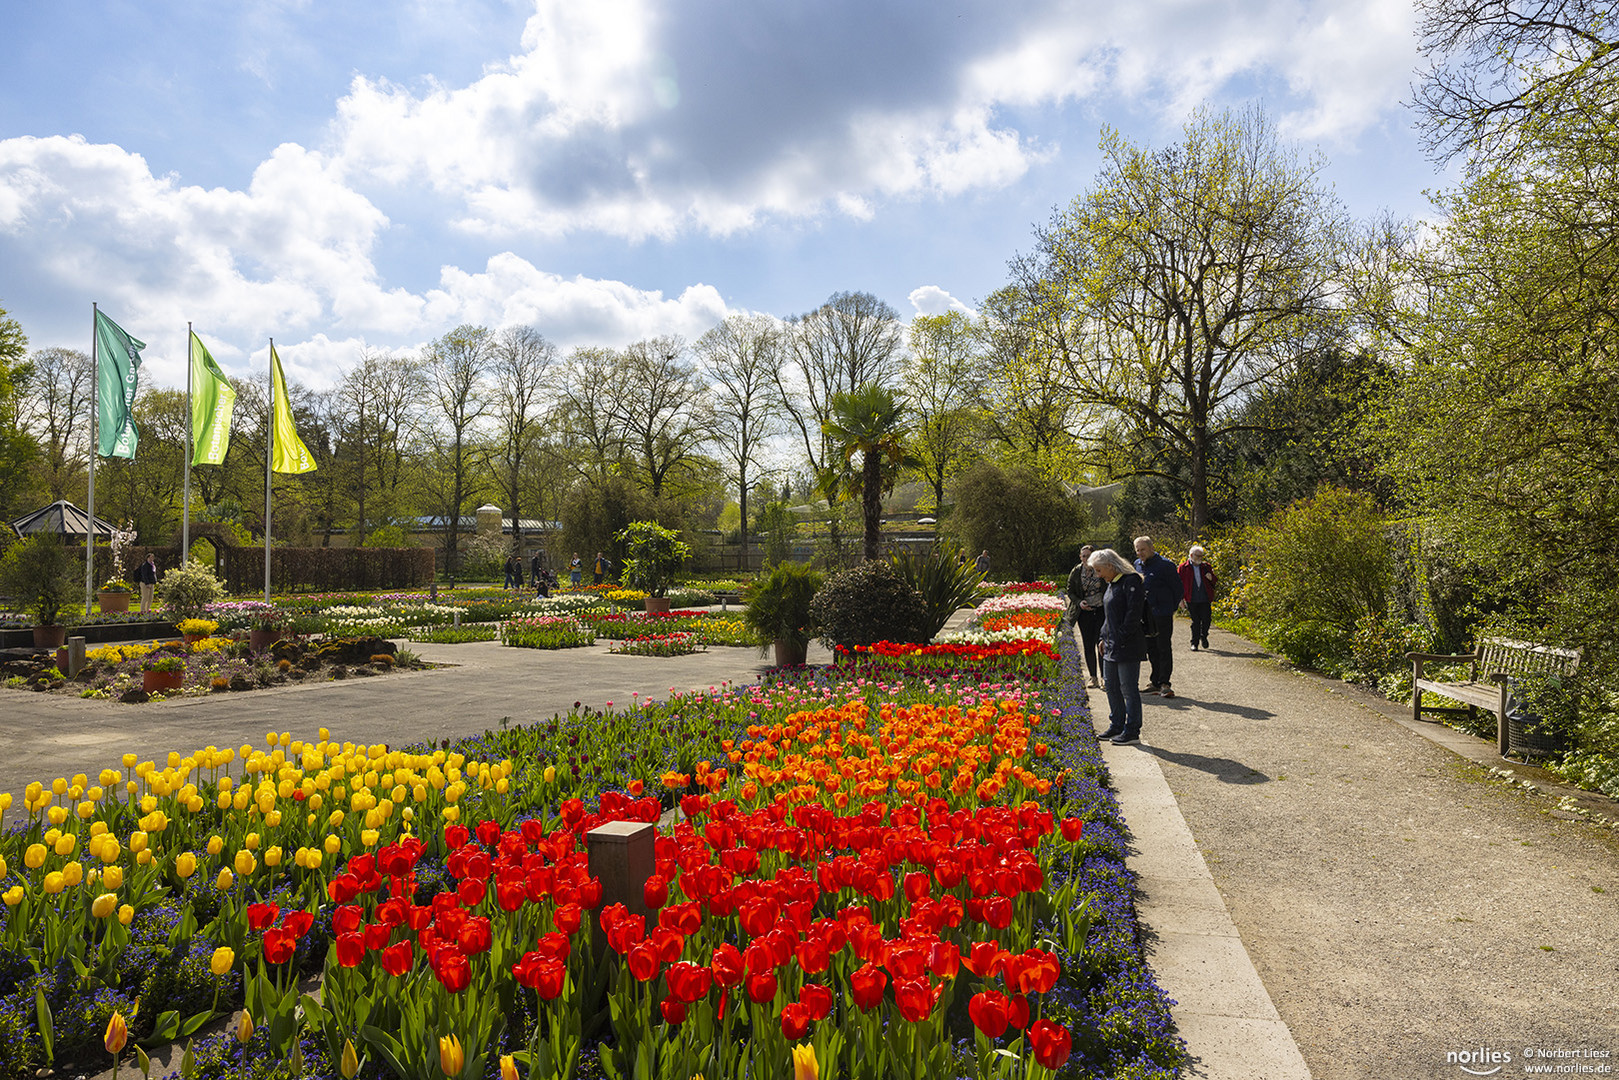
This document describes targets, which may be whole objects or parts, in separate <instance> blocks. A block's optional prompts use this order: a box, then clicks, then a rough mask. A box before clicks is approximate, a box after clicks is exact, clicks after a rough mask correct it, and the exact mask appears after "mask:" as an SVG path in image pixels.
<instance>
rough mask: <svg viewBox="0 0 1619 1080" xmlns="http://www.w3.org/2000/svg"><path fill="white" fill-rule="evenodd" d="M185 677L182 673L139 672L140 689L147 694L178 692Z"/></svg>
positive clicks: (183, 683)
mask: <svg viewBox="0 0 1619 1080" xmlns="http://www.w3.org/2000/svg"><path fill="white" fill-rule="evenodd" d="M185 681H186V676H185V672H183V671H143V672H141V689H142V690H145V691H146V692H147V693H148V694H159V693H161V694H166V693H168V692H169V691H170V690H178V689H180V687H182V686H184V685H185Z"/></svg>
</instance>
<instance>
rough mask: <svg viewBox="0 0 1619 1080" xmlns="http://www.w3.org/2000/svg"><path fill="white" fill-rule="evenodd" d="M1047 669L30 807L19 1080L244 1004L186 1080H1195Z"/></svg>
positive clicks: (312, 764) (477, 742)
mask: <svg viewBox="0 0 1619 1080" xmlns="http://www.w3.org/2000/svg"><path fill="white" fill-rule="evenodd" d="M1065 663H1066V664H1067V665H1068V666H1069V667H1072V666H1073V658H1072V657H1071V656H1070V657H1066V658H1065ZM1057 669H1058V660H1057V659H1056V658H1055V654H1053V653H1052V652H1051V650H1050V649H1049V648H1046V649H1045V650H1044V652H1039V651H1035V650H1032V649H1031V647H1030V646H1029V644H1028V643H1023V644H1022V645H1020V646H1018V647H1017V648H1008V647H1006V646H994V647H987V648H983V647H981V648H978V649H976V650H973V649H963V648H961V647H956V648H953V649H952V650H950V651H945V652H934V653H924V652H921V651H920V650H919V651H917V652H913V653H909V654H906V653H900V652H897V651H894V650H886V651H876V650H874V651H872V652H871V653H868V654H863V655H855V656H851V657H849V658H847V660H846V662H844V663H841V664H839V665H837V666H835V667H833V668H823V669H807V670H802V671H795V672H787V673H781V674H780V675H778V676H776V677H774V678H772V679H769V680H767V681H766V682H765V683H764V684H763V685H760V686H753V687H740V688H739V687H731V686H721V687H715V688H711V690H710V691H708V692H706V693H695V694H686V695H674V696H672V697H671V698H670V699H669V700H667V701H664V702H660V703H656V704H650V703H641V702H639V701H635V702H632V703H631V704H630V706H629V707H628V708H621V709H618V710H609V712H608V713H606V714H602V713H594V712H591V711H590V710H579V709H577V708H576V709H575V711H574V712H572V713H570V714H568V715H566V716H560V717H557V718H554V719H552V720H549V721H545V722H542V723H538V724H532V725H526V726H523V727H518V728H511V729H507V730H502V731H499V732H486V733H485V734H484V735H482V736H479V737H477V738H475V739H471V740H467V741H464V742H463V743H460V744H457V745H455V746H452V747H444V748H438V749H429V748H425V747H422V748H414V749H407V750H389V749H387V748H384V747H355V746H349V745H343V744H338V743H334V742H332V741H331V740H330V739H329V738H327V736H326V735H325V733H324V732H322V733H321V737H320V738H319V739H317V740H315V741H313V742H308V743H304V742H298V741H294V740H292V739H291V738H290V737H289V736H288V735H286V734H279V735H272V736H271V737H270V738H269V745H268V747H267V748H266V749H265V750H257V751H256V750H254V749H253V748H251V747H243V748H241V750H240V751H239V752H238V751H232V750H225V751H219V750H214V749H212V748H209V749H205V750H203V751H199V752H197V753H196V754H193V755H191V756H189V757H185V758H182V757H180V756H179V755H174V756H172V757H171V758H170V759H169V762H168V765H167V767H166V768H160V767H159V766H157V765H156V763H155V762H147V763H140V762H137V761H136V760H135V758H134V756H133V755H129V756H126V758H125V760H124V765H123V769H122V770H117V769H110V770H107V771H106V772H104V773H103V774H101V776H100V777H99V778H98V779H99V783H98V784H94V785H92V784H90V782H89V780H88V778H86V777H75V778H73V779H72V780H71V781H70V780H65V779H64V780H62V781H59V782H58V783H57V784H55V785H52V788H53V789H58V788H59V789H60V790H47V789H44V788H31V789H30V790H29V792H28V798H27V804H28V805H27V806H26V807H25V810H26V811H27V813H28V815H29V816H28V819H27V821H26V822H24V824H23V826H22V827H21V828H14V829H13V830H12V831H10V832H8V833H6V834H4V836H3V837H0V857H4V858H5V859H6V860H7V861H8V863H7V864H0V884H3V885H5V886H6V888H5V889H4V894H3V895H4V899H5V903H6V908H5V923H4V925H3V927H0V1074H4V1075H14V1074H21V1073H22V1072H23V1071H32V1068H36V1067H37V1066H38V1064H39V1063H40V1062H41V1061H42V1060H43V1058H45V1057H46V1056H47V1055H48V1054H49V1053H52V1052H54V1053H55V1054H56V1056H57V1057H58V1058H65V1059H68V1060H85V1059H86V1058H87V1056H88V1054H89V1052H90V1051H91V1050H92V1049H93V1048H96V1047H99V1046H100V1045H101V1044H102V1040H103V1036H104V1035H105V1037H106V1038H107V1040H108V1043H109V1045H110V1044H119V1045H121V1039H122V1038H126V1037H127V1038H128V1039H130V1040H131V1041H133V1042H145V1043H148V1044H151V1043H154V1042H162V1041H168V1040H170V1039H173V1038H177V1037H178V1038H183V1037H186V1036H187V1035H189V1034H191V1033H192V1032H195V1031H197V1030H198V1029H200V1028H201V1026H202V1025H203V1024H206V1023H207V1022H208V1021H209V1020H210V1019H213V1018H215V1017H217V1016H220V1015H223V1014H224V1013H225V1012H226V1011H227V1010H229V1009H232V1008H234V1007H235V1006H236V1005H237V1004H238V1003H241V1004H245V1006H246V1009H245V1012H244V1013H243V1014H242V1015H243V1016H244V1017H246V1018H247V1019H245V1020H243V1021H242V1022H241V1023H239V1024H238V1025H237V1028H236V1030H234V1031H232V1032H229V1033H226V1034H225V1035H222V1036H218V1037H214V1038H211V1039H207V1040H204V1041H202V1042H200V1043H199V1044H198V1045H197V1047H196V1048H195V1050H194V1052H193V1053H192V1055H191V1066H192V1071H193V1073H194V1074H195V1075H198V1076H206V1077H226V1076H229V1077H235V1076H270V1075H277V1076H297V1075H306V1076H318V1077H332V1076H352V1075H359V1076H362V1077H393V1076H401V1077H411V1078H419V1080H440V1078H442V1077H446V1076H485V1075H491V1076H492V1075H499V1076H502V1077H515V1076H524V1077H550V1076H575V1075H578V1076H594V1075H606V1076H609V1077H624V1078H626V1080H628V1078H630V1077H646V1078H654V1077H676V1078H678V1080H688V1078H690V1077H692V1076H693V1075H695V1074H699V1073H700V1074H702V1075H703V1076H705V1077H708V1078H710V1080H715V1078H719V1077H736V1078H741V1077H749V1078H771V1077H786V1076H790V1075H795V1074H794V1072H793V1070H794V1068H795V1067H798V1068H804V1069H808V1068H810V1067H811V1066H810V1062H811V1061H813V1062H814V1066H813V1067H814V1068H815V1069H816V1070H818V1071H819V1072H820V1074H821V1075H826V1076H839V1077H843V1076H847V1077H869V1078H873V1080H875V1078H877V1077H922V1076H927V1077H934V1076H971V1077H984V1078H988V1077H1018V1078H1037V1077H1043V1076H1050V1075H1053V1074H1054V1073H1055V1074H1057V1075H1061V1076H1064V1077H1080V1076H1084V1077H1092V1076H1095V1077H1104V1076H1105V1077H1115V1076H1117V1077H1125V1076H1128V1077H1149V1076H1172V1075H1175V1074H1176V1070H1177V1069H1178V1068H1179V1067H1180V1065H1181V1064H1182V1063H1183V1058H1184V1050H1183V1048H1182V1047H1181V1045H1180V1044H1179V1042H1178V1040H1177V1039H1175V1037H1174V1035H1173V1032H1172V1029H1171V1027H1170V1024H1169V1014H1168V1009H1167V1003H1166V1002H1165V1001H1164V998H1163V995H1162V994H1161V992H1159V991H1158V990H1157V988H1156V987H1155V986H1154V985H1153V983H1152V980H1151V976H1150V974H1149V973H1147V971H1146V969H1145V967H1144V964H1143V962H1142V956H1141V950H1140V946H1139V941H1138V938H1137V933H1136V928H1135V923H1134V918H1133V909H1132V907H1131V901H1130V887H1131V885H1130V878H1129V875H1128V872H1127V871H1126V870H1125V869H1124V865H1123V856H1124V851H1123V838H1122V823H1121V822H1120V821H1119V820H1118V814H1117V808H1116V805H1115V804H1114V803H1113V802H1112V799H1111V796H1110V795H1109V794H1108V793H1107V791H1106V789H1105V788H1104V787H1103V786H1102V784H1101V782H1100V781H1101V779H1102V777H1103V775H1104V771H1105V770H1104V768H1103V766H1102V765H1101V763H1100V759H1099V756H1098V753H1097V747H1096V740H1095V737H1094V734H1093V733H1092V730H1091V728H1090V724H1089V720H1088V717H1087V716H1086V715H1085V713H1084V710H1083V708H1082V707H1081V706H1079V705H1078V704H1077V702H1076V701H1074V700H1072V699H1070V698H1069V697H1068V696H1067V694H1069V693H1071V692H1073V691H1072V689H1071V688H1072V687H1074V686H1077V685H1078V684H1077V681H1076V680H1075V679H1073V678H1071V677H1070V678H1065V679H1060V680H1059V679H1058V678H1056V675H1057ZM233 765H234V766H235V770H234V772H233ZM671 809H678V813H677V814H674V815H671V814H670V813H669V811H670V810H671ZM614 820H625V821H640V822H659V821H662V822H664V824H662V825H660V829H659V835H658V838H657V841H656V846H655V855H656V863H655V873H654V876H653V877H652V878H651V879H650V880H649V881H648V882H647V884H646V888H645V889H644V890H643V892H642V894H641V895H640V896H639V897H633V898H630V903H629V904H628V905H604V903H603V898H602V887H601V884H600V882H599V881H598V880H597V879H595V878H593V877H592V876H591V874H590V870H589V865H588V860H587V859H586V857H585V854H584V848H585V841H584V837H585V835H586V834H587V833H588V832H589V831H590V830H591V829H593V828H595V827H596V826H598V825H600V824H603V823H605V822H609V821H614ZM75 867H76V868H77V869H73V868H75ZM315 972H320V973H321V974H322V975H323V982H322V986H321V993H320V996H319V997H318V998H316V997H315V996H312V995H309V994H306V993H303V992H302V991H301V989H300V985H299V978H298V977H299V976H300V975H307V974H311V973H315ZM137 996H139V997H140V998H141V1002H142V1004H141V1007H140V1009H139V1011H138V1012H137V1011H136V1010H135V1009H134V999H135V998H136V997H137ZM115 1036H116V1037H115ZM8 1055H9V1056H8ZM795 1057H796V1066H795ZM101 1060H102V1061H103V1062H105V1061H107V1060H108V1059H107V1058H106V1057H105V1056H104V1052H103V1056H102V1058H101Z"/></svg>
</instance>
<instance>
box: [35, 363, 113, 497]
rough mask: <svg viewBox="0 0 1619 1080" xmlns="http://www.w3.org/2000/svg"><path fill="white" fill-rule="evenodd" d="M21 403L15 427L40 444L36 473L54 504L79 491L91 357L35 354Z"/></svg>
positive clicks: (85, 456)
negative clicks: (27, 432) (17, 422)
mask: <svg viewBox="0 0 1619 1080" xmlns="http://www.w3.org/2000/svg"><path fill="white" fill-rule="evenodd" d="M30 363H31V366H32V369H33V370H32V373H31V376H30V377H29V379H28V381H27V385H26V389H25V392H24V393H23V394H22V396H21V401H20V408H19V414H20V420H19V426H20V427H22V428H23V429H25V430H27V431H30V432H32V433H34V436H35V438H36V439H37V440H38V443H39V451H40V453H39V459H38V461H37V463H36V465H35V472H36V475H37V476H38V479H39V485H40V486H41V487H42V488H44V489H45V492H46V494H47V495H48V497H49V498H50V499H51V500H52V501H55V500H57V499H66V498H70V497H77V493H78V492H80V491H83V490H84V484H85V473H86V470H87V468H88V466H89V455H88V450H89V431H90V423H89V420H90V408H89V399H90V395H91V394H93V393H94V392H95V385H94V382H93V381H92V376H93V374H94V373H93V372H92V371H91V369H90V357H89V355H88V354H86V353H82V352H79V351H77V350H75V349H62V348H49V349H40V350H38V351H37V352H35V353H34V354H33V356H32V357H31V358H30Z"/></svg>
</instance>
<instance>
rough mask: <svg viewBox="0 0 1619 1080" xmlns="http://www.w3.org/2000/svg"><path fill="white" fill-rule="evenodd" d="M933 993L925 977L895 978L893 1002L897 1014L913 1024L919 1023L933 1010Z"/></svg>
mask: <svg viewBox="0 0 1619 1080" xmlns="http://www.w3.org/2000/svg"><path fill="white" fill-rule="evenodd" d="M933 1002H934V994H933V989H932V987H931V986H929V985H928V980H927V979H926V978H920V979H895V980H894V1004H895V1005H897V1006H899V1014H900V1016H901V1017H903V1018H904V1019H906V1020H908V1021H910V1022H911V1023H913V1024H920V1023H921V1022H922V1021H924V1020H926V1019H927V1018H928V1016H929V1014H931V1013H932V1012H933Z"/></svg>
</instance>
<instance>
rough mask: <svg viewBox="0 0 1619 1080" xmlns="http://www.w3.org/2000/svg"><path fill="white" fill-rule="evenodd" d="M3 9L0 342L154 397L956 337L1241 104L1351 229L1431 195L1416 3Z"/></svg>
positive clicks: (1291, 0)
mask: <svg viewBox="0 0 1619 1080" xmlns="http://www.w3.org/2000/svg"><path fill="white" fill-rule="evenodd" d="M10 8H11V10H9V11H8V13H7V19H8V32H7V34H6V35H5V38H4V40H0V306H4V307H5V308H7V309H8V310H9V311H10V312H11V314H12V315H13V316H15V317H16V318H18V319H19V320H20V321H21V322H22V324H23V326H24V329H25V330H26V331H27V333H28V334H29V337H30V340H31V343H32V344H33V345H34V346H36V347H41V346H46V345H68V346H72V347H77V348H87V347H88V328H89V305H90V302H91V301H92V300H98V301H100V302H101V303H102V305H103V306H104V307H105V308H106V309H107V310H108V312H109V313H110V314H111V315H112V316H113V317H114V318H115V319H117V320H118V321H119V322H120V323H121V324H122V325H123V326H124V327H125V328H126V329H128V330H129V331H130V332H131V333H132V334H135V335H136V336H137V337H141V338H143V339H145V340H146V341H147V343H148V345H149V348H148V351H147V371H148V375H149V379H150V382H152V383H157V384H167V385H181V384H182V383H183V380H184V368H183V366H182V364H181V360H182V358H183V356H184V351H183V350H184V330H185V323H186V321H187V320H188V319H189V320H193V321H194V322H195V323H196V326H197V329H198V331H199V333H200V334H201V335H202V336H203V338H204V340H206V341H207V342H208V343H209V345H210V347H211V348H212V351H213V353H214V355H215V356H216V357H217V358H218V359H219V361H220V362H221V364H223V365H224V366H225V367H226V368H227V370H230V371H232V372H233V373H235V374H248V373H249V372H258V371H262V369H263V367H264V365H265V363H266V355H267V353H266V349H265V346H264V342H265V340H266V338H267V337H270V336H273V337H274V338H275V339H276V343H277V348H278V351H279V352H280V353H281V356H282V358H283V361H284V362H285V364H286V366H287V368H288V370H289V375H291V376H292V377H294V378H296V379H299V380H301V381H303V382H305V383H307V384H311V385H314V386H317V387H320V386H326V385H330V384H331V382H332V381H333V380H334V379H335V378H336V377H337V376H338V375H339V374H340V372H341V370H342V368H343V367H345V366H346V365H347V364H349V363H350V362H352V360H353V359H354V358H355V356H356V355H357V354H358V351H359V349H360V347H361V346H362V345H370V346H373V347H384V348H411V347H414V346H416V345H419V344H420V343H421V342H424V341H426V340H428V339H431V338H433V337H435V336H437V335H438V334H440V333H442V332H444V331H445V330H447V329H449V328H450V327H453V326H455V325H457V324H459V323H462V322H477V323H484V324H487V325H491V326H500V325H505V324H508V323H512V322H529V323H532V324H534V325H535V326H537V327H538V328H539V329H540V330H541V332H542V333H544V334H545V335H546V336H547V337H549V338H551V339H552V340H553V341H555V342H557V343H558V344H559V345H562V346H563V347H568V346H573V345H585V344H604V345H621V344H625V343H628V342H630V341H633V340H635V339H637V338H640V337H644V336H648V335H651V334H658V333H679V334H684V335H686V336H687V337H696V336H697V335H698V334H700V333H702V331H703V330H704V329H706V328H707V327H708V326H710V325H712V324H713V323H714V322H716V321H718V320H719V319H720V318H722V317H724V315H726V314H727V313H729V312H732V311H763V312H768V313H771V314H774V315H777V316H783V317H785V316H788V315H792V314H794V313H797V312H801V311H805V310H808V309H810V308H812V307H814V306H816V305H817V304H819V303H820V302H821V301H823V300H824V299H825V298H826V297H827V296H828V295H829V294H831V293H833V292H835V291H839V290H845V289H850V290H866V291H870V292H873V293H876V294H877V295H878V296H880V297H882V298H883V299H885V300H887V301H888V302H889V303H890V304H892V305H893V306H894V307H895V308H896V309H898V310H899V311H900V313H901V314H902V315H904V316H909V315H911V314H914V313H915V312H917V311H919V310H921V311H928V312H932V311H936V310H940V309H942V308H943V307H945V306H948V305H950V304H951V303H957V304H961V305H964V306H967V307H972V306H973V305H975V304H976V303H977V302H978V301H979V300H980V299H981V298H982V297H984V296H985V295H986V294H987V293H989V292H990V291H992V290H993V289H995V288H996V287H997V286H998V285H1000V284H1002V283H1003V281H1004V279H1005V273H1006V269H1005V268H1006V263H1007V260H1008V259H1010V258H1012V257H1013V256H1014V255H1016V254H1017V253H1018V252H1019V251H1021V250H1024V249H1026V248H1028V247H1029V246H1030V243H1031V235H1032V234H1031V230H1032V227H1033V226H1034V225H1035V224H1037V223H1040V222H1043V221H1045V220H1046V219H1047V218H1048V217H1049V216H1050V213H1051V211H1052V208H1053V207H1054V206H1057V205H1060V204H1064V203H1066V202H1067V201H1068V200H1070V199H1071V198H1073V197H1074V196H1075V195H1077V194H1079V193H1080V192H1082V191H1083V190H1084V189H1085V188H1086V186H1087V185H1088V184H1089V183H1090V181H1091V180H1092V178H1093V177H1094V175H1095V172H1096V169H1097V165H1098V158H1097V153H1096V144H1097V139H1098V135H1099V132H1100V129H1101V128H1102V126H1103V125H1104V124H1105V125H1109V126H1112V127H1114V128H1117V129H1119V130H1121V131H1122V132H1123V133H1124V134H1125V135H1126V136H1127V137H1128V138H1130V139H1131V140H1133V141H1136V142H1139V143H1150V144H1162V143H1165V142H1169V141H1173V140H1174V139H1175V138H1176V136H1177V134H1178V132H1179V129H1180V126H1181V124H1182V123H1183V122H1184V121H1185V119H1186V117H1187V116H1188V114H1189V113H1190V112H1191V111H1192V110H1193V109H1195V108H1197V107H1198V106H1199V105H1202V104H1208V105H1211V106H1213V107H1216V108H1221V107H1226V106H1232V107H1241V106H1243V105H1246V104H1248V103H1251V102H1258V103H1260V104H1262V105H1263V106H1264V107H1265V109H1266V110H1267V111H1268V112H1269V114H1270V116H1271V117H1272V119H1273V120H1274V121H1275V122H1276V124H1277V126H1278V127H1279V128H1280V130H1281V131H1282V132H1283V134H1284V135H1285V136H1286V137H1287V138H1289V139H1290V140H1292V141H1295V142H1296V143H1297V144H1298V145H1299V146H1300V147H1301V149H1303V150H1304V151H1305V152H1315V153H1319V154H1320V155H1321V156H1322V157H1323V158H1324V159H1325V162H1326V165H1325V169H1324V176H1325V178H1326V180H1327V181H1328V182H1330V183H1332V184H1333V185H1335V186H1336V188H1337V190H1338V193H1339V195H1340V196H1341V198H1342V199H1343V201H1344V202H1345V204H1346V205H1347V207H1348V208H1349V210H1350V212H1351V213H1353V214H1355V215H1358V216H1367V215H1370V214H1372V213H1375V212H1377V211H1380V210H1383V209H1388V210H1392V211H1393V212H1395V213H1396V214H1400V215H1405V216H1418V215H1423V214H1425V213H1427V210H1428V202H1427V199H1426V197H1425V195H1424V189H1429V188H1434V187H1437V186H1441V185H1442V184H1443V182H1444V180H1443V178H1442V177H1440V176H1437V175H1436V174H1435V172H1434V171H1433V168H1432V167H1431V165H1430V164H1429V163H1428V162H1426V161H1425V160H1424V159H1423V157H1422V155H1421V152H1420V149H1419V147H1418V145H1417V140H1416V137H1415V134H1414V132H1413V131H1412V129H1411V119H1412V117H1411V114H1410V112H1409V111H1408V110H1407V109H1406V108H1405V107H1404V106H1403V105H1402V104H1401V102H1402V100H1403V99H1404V98H1405V97H1406V96H1407V94H1408V86H1409V83H1410V80H1411V72H1412V70H1413V69H1414V68H1415V67H1416V65H1417V56H1416V39H1415V36H1414V32H1413V28H1414V24H1415V17H1414V14H1413V12H1412V10H1411V7H1410V3H1409V0H1398V2H1390V0H1218V2H1214V0H1135V2H1132V3H1118V4H1100V3H1079V2H1063V0H1023V2H1020V3H1018V4H1015V5H1006V4H994V3H987V2H986V3H977V2H971V3H932V4H921V3H894V2H874V0H816V2H813V3H812V2H798V0H779V2H778V0H771V2H760V0H688V2H687V3H683V4H679V5H676V4H671V3H665V2H658V0H591V2H589V3H579V2H578V0H525V2H519V0H396V2H395V3H392V4H388V5H357V4H320V3H315V2H313V0H237V2H233V3H228V4H220V3H217V2H212V3H199V2H195V0H171V2H166V3H152V2H149V0H140V2H137V0H118V2H91V0H60V2H56V3H46V4H14V5H10ZM379 13H384V14H379ZM149 384H150V383H149Z"/></svg>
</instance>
